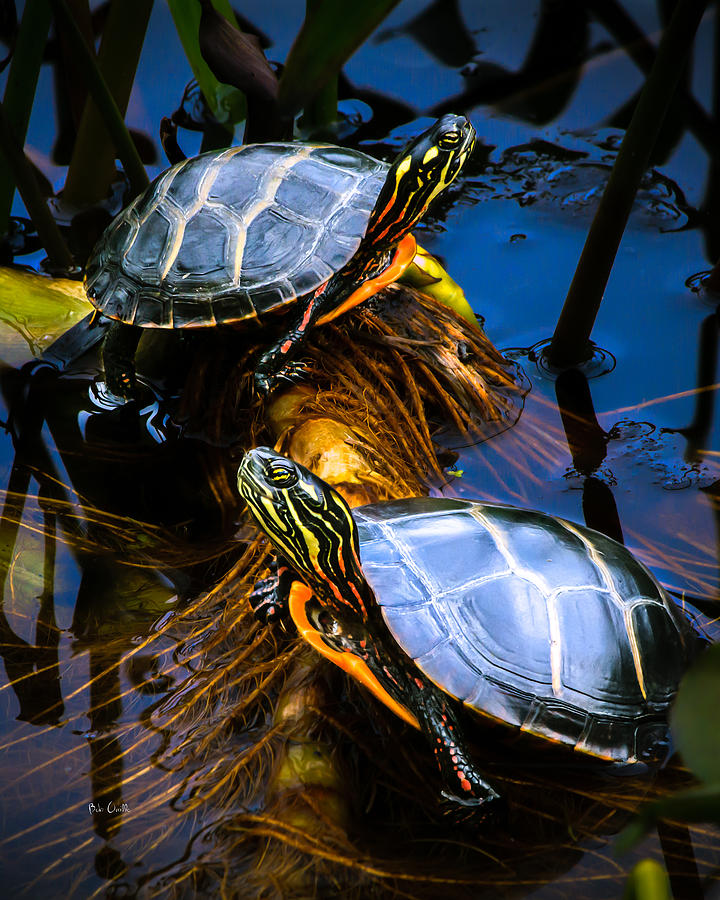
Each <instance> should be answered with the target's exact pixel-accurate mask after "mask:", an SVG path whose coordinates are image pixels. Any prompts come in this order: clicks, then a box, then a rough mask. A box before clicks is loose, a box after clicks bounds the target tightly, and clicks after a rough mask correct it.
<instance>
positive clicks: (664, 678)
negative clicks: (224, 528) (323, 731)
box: [238, 447, 705, 814]
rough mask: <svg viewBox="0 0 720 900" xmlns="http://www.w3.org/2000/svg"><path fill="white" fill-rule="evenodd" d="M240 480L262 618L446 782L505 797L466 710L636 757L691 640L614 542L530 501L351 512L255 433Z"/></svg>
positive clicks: (649, 748) (652, 756) (385, 505)
mask: <svg viewBox="0 0 720 900" xmlns="http://www.w3.org/2000/svg"><path fill="white" fill-rule="evenodd" d="M238 489H239V492H240V494H241V496H242V498H243V499H244V500H245V502H246V504H247V507H248V509H249V511H250V513H251V514H252V516H253V517H254V519H255V521H256V522H257V524H258V525H259V526H260V528H261V529H262V530H263V531H264V532H265V534H266V535H267V536H268V537H269V539H270V542H271V544H272V545H273V547H274V549H275V550H276V552H277V554H278V557H277V571H276V572H275V574H274V575H272V576H271V577H269V578H266V579H263V580H262V581H260V582H258V584H257V585H256V587H255V589H254V591H253V592H252V594H251V597H250V599H251V602H252V604H253V607H254V609H255V612H256V614H257V615H258V617H259V618H260V619H261V620H262V621H265V622H273V621H276V620H278V619H282V618H283V617H284V616H286V615H289V616H290V617H291V618H292V621H293V622H294V623H295V625H296V626H297V629H298V632H299V633H300V634H301V635H302V636H303V637H304V638H305V639H306V640H307V641H308V642H309V643H310V644H311V645H312V646H313V647H314V648H315V649H316V650H318V651H319V652H320V653H322V654H323V655H324V656H326V657H327V658H328V659H330V660H332V661H333V662H334V663H335V664H337V665H338V666H340V667H341V668H343V669H344V670H345V671H346V672H348V673H349V674H351V675H352V676H353V677H355V678H356V679H357V680H358V681H360V682H362V683H363V684H364V685H366V686H367V687H368V688H369V689H370V690H371V691H372V692H373V693H374V694H375V695H376V696H377V697H378V698H379V699H380V700H381V701H382V702H383V703H385V704H386V705H387V706H388V707H389V708H390V709H392V710H393V712H395V713H396V714H397V715H398V716H400V717H401V718H402V719H404V720H405V721H406V722H408V723H409V724H411V725H413V726H415V727H416V728H419V729H420V730H421V731H422V732H423V733H424V734H425V735H426V736H427V738H428V740H429V742H430V745H431V747H432V749H433V751H434V754H435V757H436V760H437V763H438V765H439V768H440V775H441V778H442V781H443V791H442V792H443V793H444V795H445V796H446V797H448V798H450V799H451V800H452V801H455V802H457V803H460V804H463V805H465V806H476V807H482V808H483V812H484V813H485V814H489V811H490V810H491V809H493V808H494V809H495V810H498V809H500V808H501V807H502V806H503V805H504V800H503V798H501V792H500V791H499V790H498V788H497V786H496V785H494V784H493V783H492V782H491V781H488V780H487V778H485V777H484V776H483V774H482V772H480V771H479V770H478V766H477V764H476V763H475V762H474V760H473V756H472V753H471V752H470V750H469V748H468V746H467V744H466V740H465V738H464V737H463V711H464V710H465V711H466V710H468V709H469V710H472V711H474V712H475V713H479V714H480V715H481V716H485V717H489V718H490V719H494V720H497V721H499V722H502V723H504V724H505V725H508V726H514V727H515V728H517V729H521V730H522V731H524V732H528V733H530V734H533V735H536V736H538V737H540V738H544V739H548V740H550V741H554V742H556V743H558V744H562V745H565V746H566V747H569V748H571V749H573V750H575V751H578V752H580V753H583V754H587V755H589V756H591V757H598V758H600V759H604V760H606V761H608V762H609V763H610V764H613V766H626V765H628V764H630V765H633V764H635V765H637V767H638V768H649V767H651V766H653V765H657V764H659V763H661V762H662V761H663V760H664V759H665V758H666V757H667V755H668V752H669V735H668V724H667V711H668V707H669V705H670V703H671V702H672V700H673V697H674V695H675V693H676V691H677V686H678V683H679V680H680V678H681V676H682V675H683V673H684V672H685V670H686V668H687V667H688V665H689V664H690V662H691V661H692V659H693V658H694V657H695V656H696V654H697V653H698V652H699V650H700V649H701V647H702V646H703V645H704V643H705V642H704V639H703V638H702V637H701V636H700V634H699V633H698V632H696V631H695V630H694V629H693V627H692V626H691V624H690V622H689V621H688V619H687V618H686V617H685V615H684V614H682V613H681V612H680V610H679V609H678V607H677V606H676V604H675V603H673V601H672V600H671V599H670V597H669V596H668V595H667V594H666V593H665V591H664V590H663V589H662V587H661V586H660V585H659V583H658V582H657V580H656V579H655V578H654V576H653V575H652V574H651V572H650V571H649V570H648V569H647V568H646V567H645V566H644V565H643V564H642V563H640V562H639V561H638V560H637V559H636V558H635V557H634V556H633V555H632V554H631V553H630V552H629V550H627V548H625V547H624V546H623V545H622V544H619V543H618V542H617V541H614V540H612V539H611V538H609V537H607V536H605V535H604V534H601V533H600V532H597V531H594V530H592V529H590V528H587V527H584V526H581V525H577V524H573V523H572V522H569V521H566V520H564V519H559V518H555V517H554V516H550V515H547V514H545V513H542V512H536V511H533V510H527V509H521V508H517V507H513V506H503V505H497V504H490V503H483V502H479V501H473V500H466V499H456V498H448V497H436V498H428V497H413V498H408V499H404V500H391V501H384V502H378V503H371V504H368V505H365V506H359V507H356V508H354V509H353V510H352V511H351V510H350V508H349V507H348V505H347V503H346V502H345V501H344V499H343V498H342V497H341V496H340V494H339V493H337V491H335V490H334V489H333V488H332V487H330V486H329V485H328V484H327V483H325V482H324V481H322V480H321V479H319V478H318V477H316V476H315V475H313V474H312V473H311V472H310V471H309V470H308V469H306V468H305V467H304V466H302V465H299V464H298V463H295V462H293V461H292V460H290V459H287V458H286V457H284V456H282V455H280V454H278V453H276V452H275V451H274V450H271V449H270V448H268V447H258V448H255V449H253V450H250V451H248V452H247V453H246V454H245V456H244V457H243V459H242V462H241V464H240V467H239V469H238Z"/></svg>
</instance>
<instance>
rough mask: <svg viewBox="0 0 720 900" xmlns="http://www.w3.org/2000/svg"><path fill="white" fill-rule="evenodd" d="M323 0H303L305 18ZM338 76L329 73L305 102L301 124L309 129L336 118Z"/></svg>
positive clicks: (318, 6) (313, 11)
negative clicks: (313, 94)
mask: <svg viewBox="0 0 720 900" xmlns="http://www.w3.org/2000/svg"><path fill="white" fill-rule="evenodd" d="M322 4H323V0H305V19H306V21H308V22H310V20H311V19H312V17H313V15H315V14H316V13H317V11H318V9H319V8H320V7H321V6H322ZM337 104H338V76H337V73H336V74H334V75H331V76H330V77H329V78H328V80H327V81H326V82H325V83H324V84H323V85H322V86H321V87H320V89H319V90H318V91H317V93H316V94H315V96H314V97H312V99H310V100H309V101H308V102H307V103H306V104H305V110H304V112H303V117H302V124H303V126H304V127H305V128H307V129H310V130H313V131H314V130H317V129H319V128H324V127H327V126H328V125H330V124H331V123H332V122H334V121H335V120H336V119H337Z"/></svg>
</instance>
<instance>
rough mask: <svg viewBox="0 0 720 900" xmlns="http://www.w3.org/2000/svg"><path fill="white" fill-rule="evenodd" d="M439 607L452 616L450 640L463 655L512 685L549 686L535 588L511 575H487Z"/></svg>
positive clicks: (546, 637) (545, 622) (541, 600)
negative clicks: (485, 665)
mask: <svg viewBox="0 0 720 900" xmlns="http://www.w3.org/2000/svg"><path fill="white" fill-rule="evenodd" d="M509 599H511V602H508V600H509ZM444 605H445V608H447V609H448V611H449V613H450V615H451V616H452V620H451V630H452V634H453V638H454V640H456V641H457V643H458V646H460V647H462V648H463V649H464V650H465V653H466V655H469V656H471V657H473V656H481V657H482V658H483V659H485V660H486V661H487V662H488V663H489V664H490V665H491V666H492V667H494V668H496V669H497V670H498V673H500V672H503V673H504V677H505V680H507V682H508V683H509V684H514V685H515V686H520V685H522V684H524V683H526V682H534V683H536V684H542V685H545V686H547V685H550V684H551V683H552V667H551V663H550V642H551V639H552V633H551V629H550V621H549V616H548V610H547V605H546V602H545V597H544V595H543V594H542V592H541V591H540V590H539V589H538V587H537V585H535V584H533V583H532V582H529V581H525V580H522V579H517V578H516V577H515V576H514V575H513V574H512V573H506V574H499V575H493V576H491V577H490V578H489V579H488V580H486V581H482V582H480V583H474V584H470V585H467V586H464V587H462V588H461V589H459V590H458V591H457V592H453V593H452V594H451V595H450V596H448V597H447V599H446V600H445V601H444ZM520 636H522V638H521V640H522V653H519V652H518V640H519V638H520ZM488 668H489V666H488Z"/></svg>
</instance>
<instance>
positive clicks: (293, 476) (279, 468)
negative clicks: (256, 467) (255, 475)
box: [265, 463, 298, 488]
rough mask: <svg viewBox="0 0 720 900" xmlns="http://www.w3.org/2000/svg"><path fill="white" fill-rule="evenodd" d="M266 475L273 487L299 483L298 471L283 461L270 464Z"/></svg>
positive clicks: (284, 486) (285, 486) (290, 485)
mask: <svg viewBox="0 0 720 900" xmlns="http://www.w3.org/2000/svg"><path fill="white" fill-rule="evenodd" d="M265 477H266V478H267V480H268V482H269V483H270V484H271V485H272V486H273V487H279V488H288V487H292V486H293V485H294V484H296V483H297V480H298V476H297V472H296V471H295V469H294V468H292V467H291V466H288V465H286V464H283V463H272V464H271V465H269V466H268V468H267V470H266V472H265Z"/></svg>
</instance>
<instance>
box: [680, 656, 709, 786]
mask: <svg viewBox="0 0 720 900" xmlns="http://www.w3.org/2000/svg"><path fill="white" fill-rule="evenodd" d="M719 708H720V644H715V645H714V646H713V647H710V648H708V649H707V650H706V651H705V652H704V653H703V654H702V655H701V656H700V658H699V659H698V660H697V661H696V662H695V664H694V665H693V666H692V668H691V669H690V670H689V671H688V672H687V673H686V674H685V677H684V678H683V680H682V681H681V682H680V689H679V691H678V695H677V698H676V700H675V704H674V706H673V708H672V711H671V714H670V725H671V728H672V732H673V735H674V737H675V741H676V743H677V748H678V750H679V751H680V753H681V754H682V757H683V760H684V761H685V764H686V765H687V766H688V767H689V768H690V769H692V771H693V772H694V773H695V774H696V775H697V776H698V778H700V779H702V780H703V781H708V782H717V783H720V722H718V718H717V715H716V711H717V710H718V709H719Z"/></svg>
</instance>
